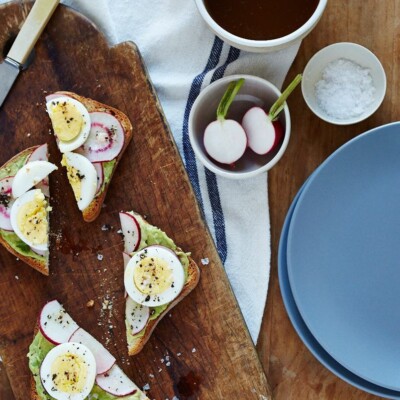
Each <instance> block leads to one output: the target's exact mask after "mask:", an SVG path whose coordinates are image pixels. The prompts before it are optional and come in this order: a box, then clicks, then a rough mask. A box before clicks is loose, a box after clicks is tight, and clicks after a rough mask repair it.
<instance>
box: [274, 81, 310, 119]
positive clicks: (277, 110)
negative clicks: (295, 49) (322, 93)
mask: <svg viewBox="0 0 400 400" xmlns="http://www.w3.org/2000/svg"><path fill="white" fill-rule="evenodd" d="M301 78H302V76H301V74H299V75H297V76H296V78H294V79H293V81H292V83H291V84H290V85H289V86H288V87H287V88H286V89H285V91H284V92H283V93H282V94H281V95H280V96H279V98H278V100H277V101H276V102H275V103H274V104H273V105H272V107H271V108H270V110H269V113H268V117H269V119H270V120H271V121H275V120H276V119H277V118H278V115H279V113H280V112H281V111H282V110H283V108H284V107H285V103H286V99H287V98H288V97H289V95H290V94H291V93H292V92H293V90H294V89H295V88H296V86H297V85H298V84H299V83H300V82H301Z"/></svg>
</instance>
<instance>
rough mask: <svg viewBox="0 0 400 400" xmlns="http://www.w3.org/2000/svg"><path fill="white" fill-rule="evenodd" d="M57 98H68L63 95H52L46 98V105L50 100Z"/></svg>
mask: <svg viewBox="0 0 400 400" xmlns="http://www.w3.org/2000/svg"><path fill="white" fill-rule="evenodd" d="M59 97H70V96H67V95H65V94H58V93H52V94H49V95H47V96H46V103H47V102H48V101H50V100H55V99H58V98H59Z"/></svg>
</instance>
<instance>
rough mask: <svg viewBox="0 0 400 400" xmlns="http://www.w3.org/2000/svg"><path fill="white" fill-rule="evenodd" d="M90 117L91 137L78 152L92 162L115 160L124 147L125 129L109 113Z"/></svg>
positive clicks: (95, 113)
mask: <svg viewBox="0 0 400 400" xmlns="http://www.w3.org/2000/svg"><path fill="white" fill-rule="evenodd" d="M89 115H90V121H91V126H90V133H89V137H88V138H87V139H86V141H85V143H84V144H83V145H82V146H81V147H80V148H79V149H78V150H77V152H78V153H80V154H82V155H84V156H85V157H86V158H87V159H89V160H90V161H92V162H102V161H112V160H114V159H115V158H117V157H118V155H119V153H121V151H122V148H123V147H124V142H125V134H124V129H123V128H122V126H121V124H120V122H119V121H118V119H117V118H115V117H114V116H113V115H111V114H109V113H107V112H91V113H90V114H89Z"/></svg>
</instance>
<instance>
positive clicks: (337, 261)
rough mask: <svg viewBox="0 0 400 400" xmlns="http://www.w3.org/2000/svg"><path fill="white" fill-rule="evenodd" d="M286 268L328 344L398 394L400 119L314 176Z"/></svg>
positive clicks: (348, 147) (307, 315)
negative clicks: (399, 121)
mask: <svg viewBox="0 0 400 400" xmlns="http://www.w3.org/2000/svg"><path fill="white" fill-rule="evenodd" d="M287 269H288V276H289V281H290V286H291V289H292V293H293V296H294V299H295V301H296V304H297V307H298V309H299V311H300V314H301V316H302V319H303V321H304V322H305V323H306V325H307V327H308V329H309V330H310V332H311V333H312V335H313V336H314V338H315V339H316V340H317V342H318V343H319V344H320V345H321V346H322V347H323V348H324V349H325V351H327V352H328V353H329V354H330V355H331V356H332V357H333V358H334V359H335V360H336V361H337V362H338V363H340V364H341V365H342V366H343V367H345V368H346V369H348V370H349V371H351V372H353V373H354V374H356V375H358V376H359V377H361V378H363V379H365V380H367V381H369V382H371V383H374V384H376V385H379V386H382V387H385V388H389V389H392V390H397V391H400V123H395V124H390V125H386V126H383V127H380V128H377V129H374V130H372V131H369V132H367V133H365V134H363V135H360V136H358V137H357V138H355V139H353V140H351V141H350V142H348V143H346V144H345V145H344V146H342V147H341V148H340V149H339V150H337V151H336V152H335V153H334V154H333V155H332V156H330V157H329V158H328V159H327V160H326V161H325V162H324V163H323V164H322V165H321V166H320V167H319V168H318V171H316V173H315V174H313V176H312V177H311V178H310V179H309V181H308V182H307V183H306V185H305V187H304V189H303V191H302V193H301V194H300V196H299V199H298V203H297V206H296V208H295V210H294V212H293V216H292V221H291V223H290V226H289V231H288V243H287Z"/></svg>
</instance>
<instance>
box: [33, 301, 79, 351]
mask: <svg viewBox="0 0 400 400" xmlns="http://www.w3.org/2000/svg"><path fill="white" fill-rule="evenodd" d="M78 328H79V326H78V324H77V323H76V322H75V321H74V320H73V319H72V318H71V317H70V316H69V314H67V312H66V311H65V310H64V307H63V306H62V305H61V304H60V303H59V302H58V301H57V300H53V301H50V302H49V303H47V304H46V305H45V306H44V307H43V309H42V311H41V313H40V316H39V329H40V332H41V333H42V335H43V336H44V337H45V338H46V339H47V340H48V341H49V342H51V343H53V344H61V343H67V342H68V339H69V338H70V337H71V335H72V334H73V333H74V332H75V331H76V330H77V329H78Z"/></svg>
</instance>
